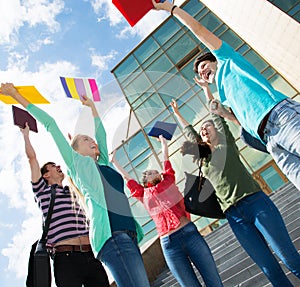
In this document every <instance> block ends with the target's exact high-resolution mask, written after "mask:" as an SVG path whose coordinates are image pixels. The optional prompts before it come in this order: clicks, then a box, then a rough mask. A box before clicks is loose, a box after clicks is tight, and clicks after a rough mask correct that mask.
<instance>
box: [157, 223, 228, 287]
mask: <svg viewBox="0 0 300 287" xmlns="http://www.w3.org/2000/svg"><path fill="white" fill-rule="evenodd" d="M160 241H161V246H162V250H163V253H164V256H165V259H166V262H167V264H168V266H169V268H170V270H171V272H172V274H173V275H174V277H175V278H176V280H177V281H178V282H179V283H180V285H181V286H201V284H200V282H199V280H198V279H197V276H196V274H195V272H194V270H193V268H192V265H191V262H193V263H194V265H195V267H196V268H197V269H198V271H199V272H200V274H201V276H202V278H203V280H204V282H205V284H206V286H213V287H218V286H223V285H222V282H221V279H220V276H219V274H218V271H217V267H216V264H215V262H214V259H213V257H212V254H211V252H210V249H209V247H208V245H207V243H206V242H205V240H204V239H203V237H202V236H201V235H200V233H199V232H198V230H197V228H196V226H195V224H194V223H189V224H187V225H185V226H184V227H182V228H181V229H180V230H178V231H176V232H174V233H172V234H171V235H170V236H167V237H163V238H161V239H160Z"/></svg>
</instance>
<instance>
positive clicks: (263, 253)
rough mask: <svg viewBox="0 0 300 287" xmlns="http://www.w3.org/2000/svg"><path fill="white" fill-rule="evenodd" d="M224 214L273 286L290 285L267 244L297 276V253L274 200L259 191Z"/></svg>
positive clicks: (299, 267)
mask: <svg viewBox="0 0 300 287" xmlns="http://www.w3.org/2000/svg"><path fill="white" fill-rule="evenodd" d="M225 215H226V218H227V220H228V223H229V224H230V226H231V228H232V231H233V233H234V234H235V236H236V237H237V239H238V241H239V242H240V244H241V245H242V247H243V248H244V249H245V250H246V252H247V253H248V254H249V256H250V257H251V258H252V259H253V261H254V262H255V263H256V264H257V265H258V266H259V267H260V268H261V269H262V271H263V272H264V274H265V275H266V276H267V277H268V279H269V280H270V282H271V283H272V284H273V286H274V287H283V286H284V287H293V285H292V284H291V282H290V281H289V280H288V278H287V277H286V275H285V273H284V272H283V270H282V269H281V267H280V265H279V263H278V261H277V260H276V257H275V256H274V255H273V254H272V251H271V250H270V248H269V247H268V244H269V245H270V247H271V248H272V249H273V250H274V252H275V253H276V255H277V256H278V257H279V258H280V259H281V260H282V262H283V263H284V265H285V266H286V267H287V268H288V269H289V270H290V271H291V272H293V273H294V274H295V275H296V276H297V277H298V278H300V255H299V254H298V252H297V250H296V248H295V246H294V245H293V242H292V240H291V238H290V236H289V234H288V231H287V229H286V227H285V224H284V222H283V219H282V217H281V214H280V212H279V210H278V208H277V207H276V206H275V204H274V203H273V201H272V200H271V199H270V198H269V197H268V196H267V195H266V194H265V193H264V192H262V191H259V192H256V193H254V194H251V195H248V196H246V197H244V198H243V199H241V200H240V201H239V202H238V203H237V204H236V205H235V206H231V207H230V208H229V209H228V210H227V211H226V212H225Z"/></svg>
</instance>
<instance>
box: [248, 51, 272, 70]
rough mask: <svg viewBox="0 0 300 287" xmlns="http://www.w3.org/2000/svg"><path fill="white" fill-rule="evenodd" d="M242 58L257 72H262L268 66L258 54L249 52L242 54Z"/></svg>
mask: <svg viewBox="0 0 300 287" xmlns="http://www.w3.org/2000/svg"><path fill="white" fill-rule="evenodd" d="M244 57H245V58H246V59H247V60H248V61H249V62H250V63H251V64H252V65H253V66H254V67H255V68H256V69H257V70H258V71H262V70H264V69H265V68H266V67H267V66H268V64H267V63H266V62H265V61H264V60H263V59H262V58H261V57H260V56H258V54H257V53H256V52H255V51H253V50H250V51H249V52H247V53H246V54H244Z"/></svg>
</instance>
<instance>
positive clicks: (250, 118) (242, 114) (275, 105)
mask: <svg viewBox="0 0 300 287" xmlns="http://www.w3.org/2000/svg"><path fill="white" fill-rule="evenodd" d="M152 2H153V5H154V7H155V8H156V9H157V10H165V11H168V12H170V13H171V15H173V16H175V17H176V18H177V19H178V20H179V21H181V22H182V23H183V24H184V25H185V26H187V27H188V28H189V29H190V30H191V32H193V33H194V35H195V36H196V37H197V38H198V39H199V40H200V41H201V42H202V43H203V44H204V45H205V46H206V47H207V48H208V49H209V50H210V51H211V53H207V54H205V55H202V56H200V57H199V58H197V59H196V61H195V63H194V71H195V72H196V73H197V74H198V75H199V77H195V78H194V79H195V82H196V83H197V81H201V80H204V81H206V82H208V83H213V82H214V81H215V82H216V85H217V88H218V92H219V94H220V99H221V102H222V103H223V104H225V105H227V106H229V107H230V108H231V109H232V111H233V113H234V114H235V116H236V118H237V119H238V121H239V122H240V124H241V126H242V127H243V128H244V129H245V130H246V131H247V132H248V133H249V134H250V135H251V136H253V137H256V138H258V139H260V140H261V141H262V142H263V143H264V144H265V145H266V147H267V150H268V152H269V153H270V154H271V156H272V157H273V159H274V161H275V162H276V164H277V165H278V166H279V168H280V169H281V170H282V171H283V173H285V175H286V176H287V177H288V179H289V180H290V181H291V182H292V183H293V184H294V185H295V186H296V187H297V188H298V189H299V190H300V103H299V102H297V101H294V100H292V99H290V98H289V97H287V96H286V95H284V94H282V93H280V92H279V91H276V90H275V89H274V88H273V87H272V86H271V84H270V83H269V82H268V81H267V80H266V79H265V78H264V77H263V76H262V75H261V74H260V73H259V72H258V71H257V70H256V69H255V67H253V66H252V65H251V64H250V63H249V62H248V61H247V60H245V59H244V58H243V57H242V56H241V55H240V54H239V53H237V52H235V51H234V50H233V49H232V48H231V47H230V46H229V45H228V44H226V43H225V42H223V41H222V40H221V39H220V38H218V37H217V36H216V35H214V34H213V33H212V32H210V31H209V30H207V29H206V28H205V27H204V26H202V25H201V24H200V23H199V22H198V21H197V20H196V19H194V18H193V17H192V16H191V15H189V14H188V13H187V12H186V11H184V10H183V9H181V8H179V7H177V6H176V5H173V4H172V3H170V2H168V1H165V2H163V3H156V2H155V0H152Z"/></svg>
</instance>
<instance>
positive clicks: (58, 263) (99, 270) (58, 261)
mask: <svg viewBox="0 0 300 287" xmlns="http://www.w3.org/2000/svg"><path fill="white" fill-rule="evenodd" d="M53 260H54V277H55V283H56V285H57V287H82V286H84V287H108V286H109V282H108V277H107V275H106V272H105V269H104V268H103V266H102V264H101V262H99V260H97V259H95V257H94V255H93V253H92V251H90V252H61V253H56V254H55V256H54V259H53Z"/></svg>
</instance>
